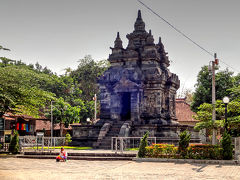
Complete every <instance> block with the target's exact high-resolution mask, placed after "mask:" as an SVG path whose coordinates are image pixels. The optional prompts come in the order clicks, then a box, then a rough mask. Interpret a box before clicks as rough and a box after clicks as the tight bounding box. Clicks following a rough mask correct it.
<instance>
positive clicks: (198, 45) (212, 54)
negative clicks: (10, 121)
mask: <svg viewBox="0 0 240 180" xmlns="http://www.w3.org/2000/svg"><path fill="white" fill-rule="evenodd" d="M137 1H138V2H139V3H140V4H142V5H143V6H144V7H145V8H147V9H148V10H149V11H151V12H152V13H153V14H155V15H156V16H157V17H159V18H160V19H161V20H163V21H164V22H165V23H167V24H168V25H169V26H170V27H171V28H173V29H174V30H175V31H177V32H178V33H179V34H181V35H182V36H184V37H185V38H186V39H188V40H189V41H191V42H192V43H193V44H195V45H196V46H197V47H199V48H200V49H202V50H203V51H205V52H206V53H207V54H209V55H210V56H212V57H214V53H211V52H210V51H208V50H207V49H205V48H204V47H203V46H201V45H200V44H198V43H197V42H195V41H194V40H192V39H191V38H190V37H188V36H187V35H186V34H184V33H183V32H182V31H180V30H179V29H178V28H176V27H175V26H173V25H172V24H171V23H170V22H168V21H167V20H166V19H164V18H163V17H162V16H160V15H159V14H158V13H156V12H155V11H154V10H153V9H151V8H150V7H149V6H147V5H146V4H144V3H143V2H142V1H141V0H137ZM219 61H221V62H222V63H223V64H225V65H226V66H228V67H229V68H231V69H233V70H235V71H237V72H238V73H240V71H238V70H237V69H235V68H233V67H232V66H230V65H229V64H227V63H225V62H224V61H223V60H220V59H219Z"/></svg>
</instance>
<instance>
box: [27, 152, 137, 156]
mask: <svg viewBox="0 0 240 180" xmlns="http://www.w3.org/2000/svg"><path fill="white" fill-rule="evenodd" d="M23 155H31V156H57V155H59V153H55V152H54V153H38V152H25V153H24V154H23ZM72 156H89V157H136V154H120V153H68V157H72Z"/></svg>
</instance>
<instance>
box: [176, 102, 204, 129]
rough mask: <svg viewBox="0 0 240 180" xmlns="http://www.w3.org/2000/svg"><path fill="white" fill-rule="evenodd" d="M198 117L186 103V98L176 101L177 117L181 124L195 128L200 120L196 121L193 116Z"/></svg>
mask: <svg viewBox="0 0 240 180" xmlns="http://www.w3.org/2000/svg"><path fill="white" fill-rule="evenodd" d="M194 115H196V113H195V112H193V111H192V110H191V108H190V105H189V104H188V103H186V98H178V99H176V117H177V119H178V122H179V124H181V125H190V126H195V125H196V123H197V122H199V121H198V120H196V119H194V118H193V116H194Z"/></svg>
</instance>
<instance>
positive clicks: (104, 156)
mask: <svg viewBox="0 0 240 180" xmlns="http://www.w3.org/2000/svg"><path fill="white" fill-rule="evenodd" d="M58 155H59V153H57V152H24V154H21V155H17V156H16V157H17V158H31V159H56V157H57V156H58ZM134 157H136V154H133V153H128V154H117V153H86V152H85V153H80V152H78V153H68V160H88V161H131V160H132V159H133V158H134Z"/></svg>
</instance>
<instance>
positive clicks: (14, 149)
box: [9, 131, 19, 154]
mask: <svg viewBox="0 0 240 180" xmlns="http://www.w3.org/2000/svg"><path fill="white" fill-rule="evenodd" d="M9 152H10V153H12V154H17V153H18V152H19V137H18V132H17V131H14V134H13V137H12V138H11V141H10V144H9Z"/></svg>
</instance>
